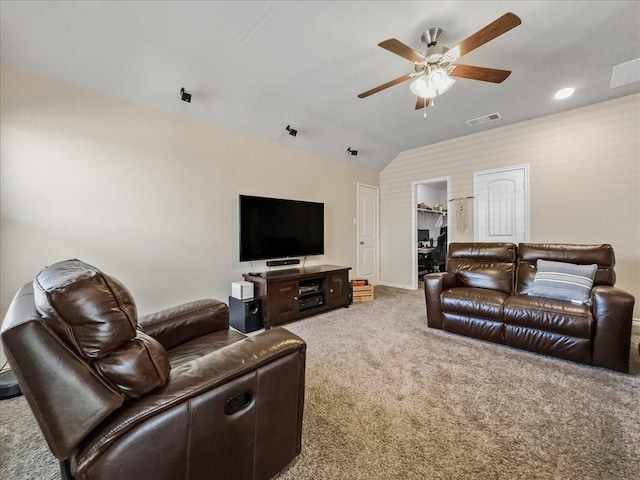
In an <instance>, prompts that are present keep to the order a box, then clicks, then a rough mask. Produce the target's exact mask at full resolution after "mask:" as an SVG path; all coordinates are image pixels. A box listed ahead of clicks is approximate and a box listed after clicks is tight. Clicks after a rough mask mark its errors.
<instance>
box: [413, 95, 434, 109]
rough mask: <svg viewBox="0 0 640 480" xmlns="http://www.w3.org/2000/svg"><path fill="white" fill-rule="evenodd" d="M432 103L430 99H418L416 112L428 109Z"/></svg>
mask: <svg viewBox="0 0 640 480" xmlns="http://www.w3.org/2000/svg"><path fill="white" fill-rule="evenodd" d="M425 101H426V105H425ZM430 103H431V99H430V98H422V97H416V110H420V109H421V108H425V107H428V106H429V104H430Z"/></svg>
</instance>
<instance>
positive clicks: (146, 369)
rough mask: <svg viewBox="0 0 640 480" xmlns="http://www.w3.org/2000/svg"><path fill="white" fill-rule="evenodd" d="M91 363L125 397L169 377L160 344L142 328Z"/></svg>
mask: <svg viewBox="0 0 640 480" xmlns="http://www.w3.org/2000/svg"><path fill="white" fill-rule="evenodd" d="M93 365H94V367H95V368H96V369H97V370H98V371H99V372H100V373H101V374H102V376H103V377H104V378H106V379H107V380H108V381H109V382H110V383H111V385H113V386H114V387H115V388H116V389H117V390H118V391H119V392H120V393H121V394H123V396H124V397H125V398H136V397H141V396H143V395H144V394H146V393H147V392H150V391H151V390H153V389H154V388H157V387H162V386H164V385H165V384H166V383H167V380H168V379H169V371H170V366H169V360H168V359H167V355H166V352H165V349H164V347H163V346H162V345H160V343H158V342H157V341H156V340H154V339H153V338H152V337H150V336H149V335H147V334H146V333H144V332H142V331H138V333H137V335H136V336H135V337H134V338H132V339H131V340H129V341H128V342H127V343H125V344H124V345H123V346H121V347H119V348H116V349H115V350H113V351H112V352H111V353H109V354H108V355H106V356H105V357H102V358H99V359H98V360H96V361H95V362H94V363H93Z"/></svg>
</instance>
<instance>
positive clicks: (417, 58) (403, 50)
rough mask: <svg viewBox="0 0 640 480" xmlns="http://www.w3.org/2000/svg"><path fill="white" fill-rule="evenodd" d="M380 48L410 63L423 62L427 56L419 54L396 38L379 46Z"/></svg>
mask: <svg viewBox="0 0 640 480" xmlns="http://www.w3.org/2000/svg"><path fill="white" fill-rule="evenodd" d="M378 46H379V47H382V48H384V49H385V50H389V51H390V52H391V53H395V54H396V55H400V56H401V57H402V58H406V59H407V60H409V61H410V62H422V61H424V60H425V56H424V55H422V54H421V53H419V52H416V51H415V50H414V49H413V48H411V47H409V46H408V45H405V44H404V43H402V42H401V41H400V40H396V39H395V38H389V39H388V40H384V41H382V42H380V43H379V44H378Z"/></svg>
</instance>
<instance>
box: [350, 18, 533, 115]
mask: <svg viewBox="0 0 640 480" xmlns="http://www.w3.org/2000/svg"><path fill="white" fill-rule="evenodd" d="M521 23H522V21H521V20H520V18H519V17H518V16H517V15H515V14H513V13H505V14H504V15H502V16H501V17H500V18H498V19H497V20H495V21H493V22H491V23H490V24H489V25H487V26H486V27H484V28H483V29H481V30H478V31H477V32H476V33H474V34H473V35H471V36H469V37H467V38H466V39H464V40H463V41H462V42H460V43H459V44H458V45H456V46H455V47H453V48H447V47H439V46H437V44H438V39H439V38H440V35H442V32H443V30H442V29H441V28H439V27H433V28H430V29H429V30H427V31H426V32H424V33H423V34H422V37H421V40H422V43H424V44H425V46H426V47H427V48H426V50H425V51H424V53H419V52H417V51H415V50H414V49H413V48H411V47H409V46H407V45H405V44H404V43H402V42H401V41H399V40H397V39H395V38H390V39H388V40H385V41H383V42H380V43H379V44H378V46H380V47H382V48H384V49H385V50H389V51H390V52H391V53H395V54H396V55H400V56H401V57H403V58H406V59H407V60H409V61H411V62H413V64H414V69H415V72H411V73H408V74H406V75H402V76H401V77H398V78H396V79H394V80H391V81H390V82H387V83H384V84H382V85H379V86H377V87H375V88H372V89H371V90H367V91H366V92H363V93H361V94H360V95H358V97H359V98H366V97H368V96H369V95H373V94H374V93H378V92H380V91H382V90H384V89H386V88H389V87H392V86H394V85H397V84H399V83H402V82H405V81H407V80H410V79H414V80H413V82H411V85H410V88H411V91H412V92H413V94H414V95H416V96H417V97H418V98H417V101H416V110H418V109H420V108H423V107H425V108H426V107H427V106H428V105H429V104H430V103H432V102H433V99H434V98H435V97H437V96H438V95H442V94H443V93H444V92H446V91H447V90H448V89H449V88H450V87H451V86H452V85H453V84H454V83H455V79H453V78H451V77H458V78H470V79H472V80H480V81H483V82H492V83H502V82H503V81H504V80H505V79H506V78H507V77H508V76H509V75H510V74H511V71H510V70H499V69H495V68H487V67H475V66H472V65H461V64H458V63H453V62H455V61H457V60H458V59H459V58H460V57H462V56H463V55H466V54H467V53H469V52H471V51H472V50H475V49H476V48H478V47H480V46H482V45H484V44H485V43H487V42H489V41H490V40H493V39H494V38H497V37H499V36H500V35H502V34H503V33H506V32H508V31H509V30H511V29H512V28H515V27H517V26H518V25H520V24H521Z"/></svg>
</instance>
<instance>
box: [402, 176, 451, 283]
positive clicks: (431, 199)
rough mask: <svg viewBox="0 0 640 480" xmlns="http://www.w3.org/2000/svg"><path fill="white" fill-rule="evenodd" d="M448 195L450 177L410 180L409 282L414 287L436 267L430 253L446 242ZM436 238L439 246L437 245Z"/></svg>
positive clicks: (445, 244) (447, 239) (442, 246)
mask: <svg viewBox="0 0 640 480" xmlns="http://www.w3.org/2000/svg"><path fill="white" fill-rule="evenodd" d="M449 198H451V177H440V178H432V179H428V180H419V181H414V182H411V199H412V201H411V210H412V215H411V218H412V224H411V229H412V239H411V244H412V245H413V248H412V252H413V254H412V262H411V263H412V267H411V277H412V278H413V280H412V282H411V286H412V288H413V289H414V290H415V289H417V288H418V286H419V281H421V280H422V276H424V274H425V273H426V272H427V271H432V270H436V271H437V269H438V268H442V267H438V262H437V261H434V260H437V259H434V258H433V255H431V254H432V253H434V251H435V249H437V250H438V251H441V250H443V251H444V252H445V254H446V249H447V247H448V245H449V237H448V234H447V232H448V227H449V215H448V210H449V203H448V202H449ZM438 241H440V243H441V245H440V247H439V248H438Z"/></svg>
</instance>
